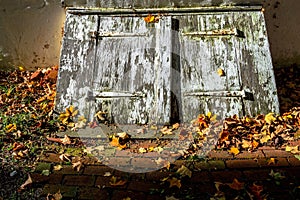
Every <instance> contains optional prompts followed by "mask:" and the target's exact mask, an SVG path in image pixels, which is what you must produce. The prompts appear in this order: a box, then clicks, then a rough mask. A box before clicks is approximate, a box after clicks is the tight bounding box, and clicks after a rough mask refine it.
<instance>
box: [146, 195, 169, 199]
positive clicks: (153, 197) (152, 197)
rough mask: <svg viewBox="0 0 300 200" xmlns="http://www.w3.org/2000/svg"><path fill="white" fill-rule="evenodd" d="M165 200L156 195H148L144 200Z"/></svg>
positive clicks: (163, 197)
mask: <svg viewBox="0 0 300 200" xmlns="http://www.w3.org/2000/svg"><path fill="white" fill-rule="evenodd" d="M154 199H155V200H166V197H165V196H162V195H157V194H148V195H147V198H146V200H154Z"/></svg>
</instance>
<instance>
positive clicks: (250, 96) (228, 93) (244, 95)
mask: <svg viewBox="0 0 300 200" xmlns="http://www.w3.org/2000/svg"><path fill="white" fill-rule="evenodd" d="M184 96H215V97H242V98H244V99H247V100H251V101H253V100H254V96H253V94H252V93H251V92H247V91H245V90H241V91H207V92H187V93H184Z"/></svg>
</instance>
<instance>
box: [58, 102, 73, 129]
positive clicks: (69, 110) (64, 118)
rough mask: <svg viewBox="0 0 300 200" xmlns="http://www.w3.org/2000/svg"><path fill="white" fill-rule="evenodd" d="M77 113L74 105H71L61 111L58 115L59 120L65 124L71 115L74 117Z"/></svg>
mask: <svg viewBox="0 0 300 200" xmlns="http://www.w3.org/2000/svg"><path fill="white" fill-rule="evenodd" d="M77 114H78V110H74V106H73V105H71V106H70V107H69V108H67V109H66V112H65V113H61V114H60V115H59V120H60V121H61V122H62V123H63V124H65V125H67V124H68V123H69V122H70V120H72V117H75V116H76V115H77Z"/></svg>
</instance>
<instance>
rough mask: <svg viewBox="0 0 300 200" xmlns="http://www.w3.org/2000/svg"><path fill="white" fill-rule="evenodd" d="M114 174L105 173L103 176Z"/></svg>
mask: <svg viewBox="0 0 300 200" xmlns="http://www.w3.org/2000/svg"><path fill="white" fill-rule="evenodd" d="M111 175H112V174H111V173H110V172H105V173H104V175H103V176H111Z"/></svg>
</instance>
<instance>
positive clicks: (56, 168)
mask: <svg viewBox="0 0 300 200" xmlns="http://www.w3.org/2000/svg"><path fill="white" fill-rule="evenodd" d="M62 168H63V167H62V166H61V165H55V166H53V170H54V171H59V170H61V169H62Z"/></svg>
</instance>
